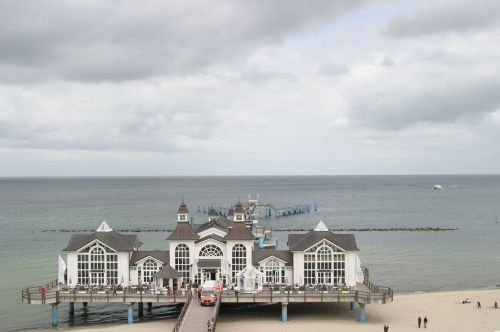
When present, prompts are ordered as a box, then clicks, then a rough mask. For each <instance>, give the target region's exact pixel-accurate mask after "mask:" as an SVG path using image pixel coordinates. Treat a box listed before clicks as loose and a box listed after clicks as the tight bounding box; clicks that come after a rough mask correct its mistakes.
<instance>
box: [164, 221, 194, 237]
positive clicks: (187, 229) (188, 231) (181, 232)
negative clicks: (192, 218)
mask: <svg viewBox="0 0 500 332" xmlns="http://www.w3.org/2000/svg"><path fill="white" fill-rule="evenodd" d="M199 238H200V236H199V235H198V234H196V233H195V232H194V231H193V228H192V227H191V224H190V223H188V222H182V221H180V222H178V223H177V226H176V227H175V229H174V231H173V232H172V234H170V236H169V237H168V238H167V240H198V239H199Z"/></svg>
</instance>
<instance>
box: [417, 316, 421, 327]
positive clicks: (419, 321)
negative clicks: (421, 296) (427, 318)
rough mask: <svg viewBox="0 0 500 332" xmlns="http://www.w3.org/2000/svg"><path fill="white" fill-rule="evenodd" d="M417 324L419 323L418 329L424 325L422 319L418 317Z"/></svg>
mask: <svg viewBox="0 0 500 332" xmlns="http://www.w3.org/2000/svg"><path fill="white" fill-rule="evenodd" d="M417 323H418V328H420V325H421V324H422V317H420V316H418V319H417Z"/></svg>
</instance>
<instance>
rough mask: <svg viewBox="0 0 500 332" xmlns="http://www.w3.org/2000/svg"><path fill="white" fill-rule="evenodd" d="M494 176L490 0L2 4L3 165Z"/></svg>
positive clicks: (498, 97)
mask: <svg viewBox="0 0 500 332" xmlns="http://www.w3.org/2000/svg"><path fill="white" fill-rule="evenodd" d="M493 173H494V174H497V173H500V1H497V0H481V1H470V0H454V1H450V0H437V1H421V0H417V1H412V0H405V1H391V0H371V1H362V0H359V1H343V0H336V1H329V0H328V1H319V0H318V1H316V0H308V1H296V0H282V1H277V0H275V1H273V0H266V1H264V0H256V1H233V0H217V1H211V0H206V1H189V0H187V1H186V0H181V1H163V0H161V1H160V0H158V1H153V0H145V1H127V0H120V1H118V0H112V1H103V0H99V1H97V0H96V1H93V0H87V1H76V0H75V1H72V0H68V1H49V0H43V1H42V0H40V1H37V0H33V1H18V0H12V1H9V0H2V1H0V176H2V177H17V176H156V175H161V176H191V175H193V176H197V175H360V174H493Z"/></svg>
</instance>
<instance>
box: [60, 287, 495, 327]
mask: <svg viewBox="0 0 500 332" xmlns="http://www.w3.org/2000/svg"><path fill="white" fill-rule="evenodd" d="M466 298H468V299H469V301H471V303H468V304H462V301H463V300H465V299H466ZM477 301H480V302H481V306H482V308H480V309H479V308H477V307H476V304H477ZM495 301H497V302H498V303H499V305H500V289H488V290H471V291H459V292H439V293H417V294H402V295H395V296H394V302H392V303H389V304H385V305H376V304H372V305H367V306H366V319H367V321H366V322H364V323H359V322H358V321H357V317H358V311H357V309H356V310H355V311H351V310H350V307H349V305H348V304H346V303H344V304H324V305H322V304H308V305H307V306H305V305H301V304H294V305H290V306H289V309H288V318H289V321H288V322H286V323H284V322H282V321H281V320H280V318H281V307H280V306H279V305H263V306H255V307H250V308H248V307H233V306H230V307H224V308H223V310H222V311H221V314H220V316H219V319H218V324H217V332H229V331H231V332H233V331H241V332H243V331H260V332H276V331H279V330H282V329H283V328H285V327H286V329H287V331H289V332H295V331H297V332H299V331H300V332H303V331H313V330H316V331H325V330H331V331H343V332H354V331H366V332H371V331H383V326H384V324H388V325H389V327H390V329H389V331H390V332H392V331H414V330H418V327H417V318H418V317H419V316H421V317H422V319H423V318H424V317H425V316H427V318H428V320H429V323H428V326H427V330H432V331H440V332H459V331H478V332H479V331H480V332H482V331H485V332H494V331H500V309H496V310H495V309H494V308H493V304H494V302H495ZM174 323H175V320H163V321H155V322H146V323H137V324H133V325H128V324H126V323H123V324H110V325H96V326H92V327H88V326H86V327H82V328H78V327H76V328H62V329H59V331H80V332H86V331H88V332H92V331H105V332H124V331H138V332H156V331H170V330H171V329H172V327H173V324H174ZM422 328H423V326H422Z"/></svg>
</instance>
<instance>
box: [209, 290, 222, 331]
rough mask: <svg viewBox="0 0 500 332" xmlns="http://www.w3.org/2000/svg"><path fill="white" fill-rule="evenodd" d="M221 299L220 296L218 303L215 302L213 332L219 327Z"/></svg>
mask: <svg viewBox="0 0 500 332" xmlns="http://www.w3.org/2000/svg"><path fill="white" fill-rule="evenodd" d="M221 298H222V296H221V295H220V294H219V296H217V302H215V308H214V314H213V316H212V322H213V323H212V330H211V332H215V326H216V325H217V316H218V315H219V310H220V303H221Z"/></svg>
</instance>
